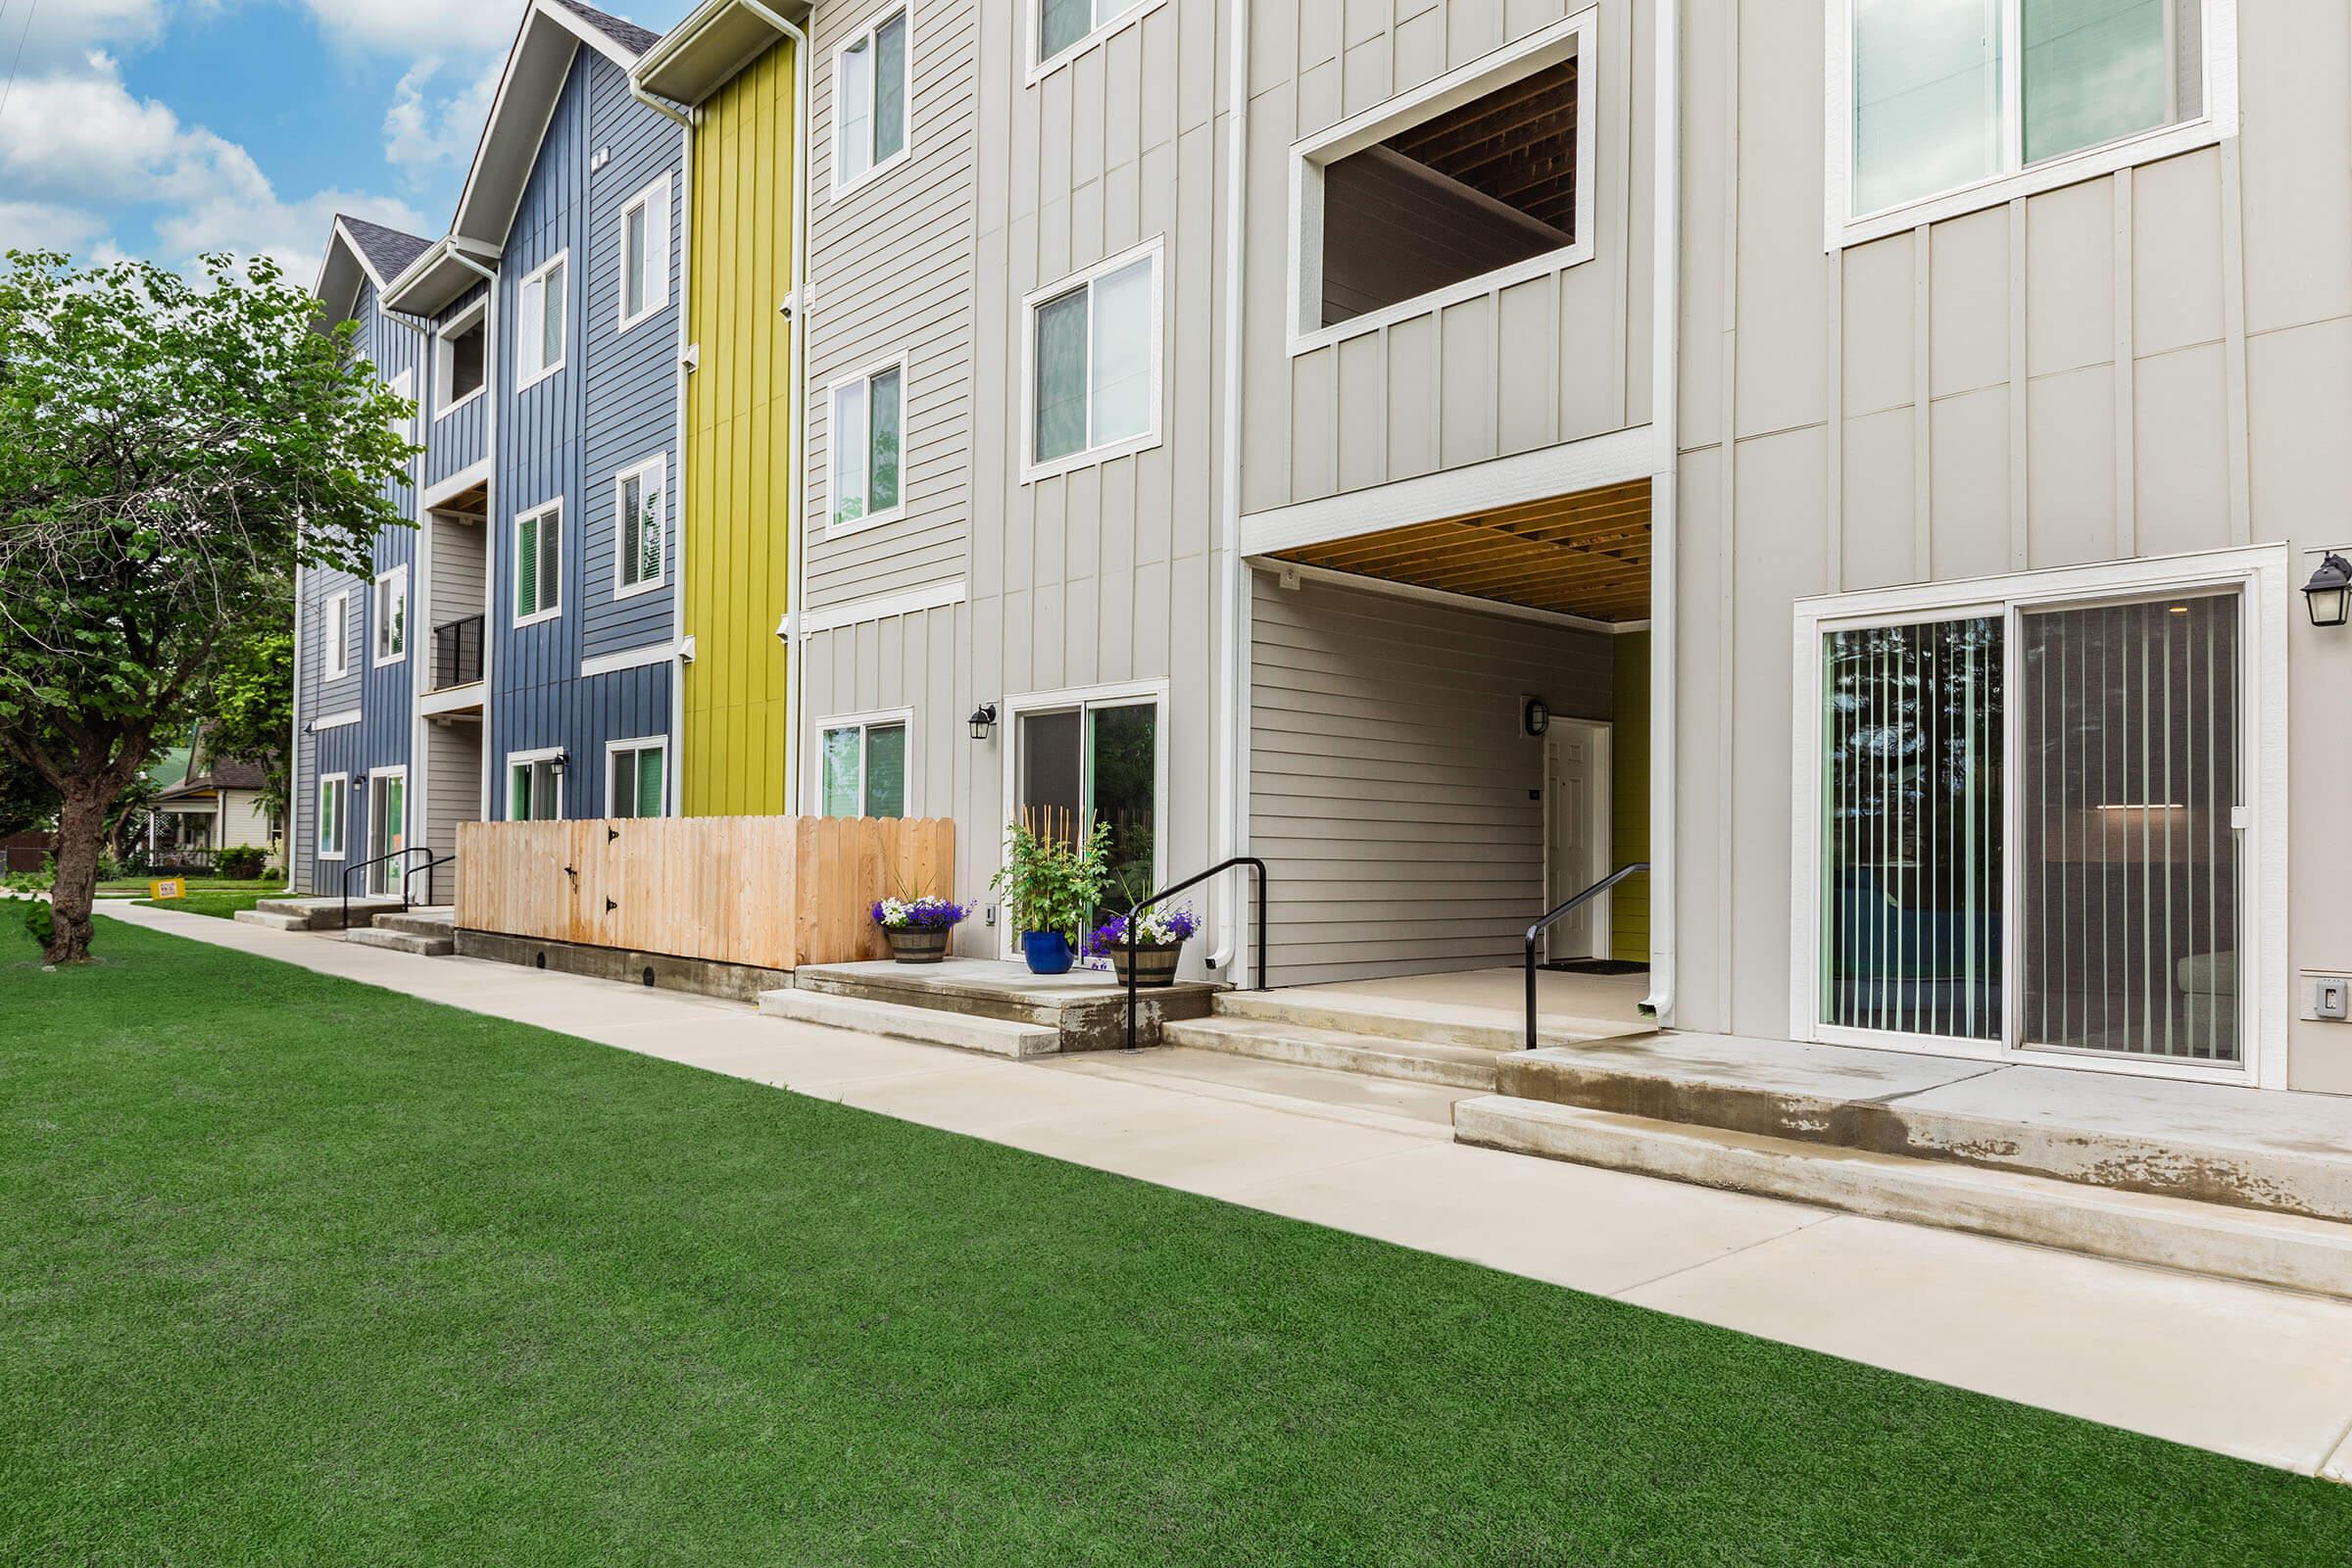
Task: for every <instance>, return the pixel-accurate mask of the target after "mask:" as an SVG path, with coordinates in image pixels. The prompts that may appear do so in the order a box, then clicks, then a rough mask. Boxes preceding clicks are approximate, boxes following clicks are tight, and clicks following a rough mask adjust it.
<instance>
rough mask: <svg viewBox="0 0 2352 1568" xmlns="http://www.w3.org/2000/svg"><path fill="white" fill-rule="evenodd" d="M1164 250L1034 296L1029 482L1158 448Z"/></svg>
mask: <svg viewBox="0 0 2352 1568" xmlns="http://www.w3.org/2000/svg"><path fill="white" fill-rule="evenodd" d="M1159 255H1160V247H1159V241H1157V240H1153V241H1152V242H1151V243H1150V244H1148V245H1145V246H1143V247H1142V248H1140V249H1139V250H1135V251H1129V252H1127V253H1126V254H1125V255H1122V256H1115V257H1113V258H1111V259H1110V260H1109V261H1106V262H1103V264H1101V265H1100V266H1098V267H1096V268H1095V269H1094V270H1092V271H1090V272H1087V273H1085V274H1083V275H1081V276H1080V277H1078V278H1076V279H1073V280H1069V281H1065V282H1061V283H1057V284H1054V286H1053V287H1052V288H1049V289H1044V290H1041V291H1039V292H1038V293H1036V294H1032V295H1031V296H1030V297H1029V298H1028V300H1027V301H1026V302H1024V303H1025V308H1026V314H1027V317H1028V331H1027V343H1026V349H1027V358H1028V376H1027V392H1028V402H1029V408H1028V410H1027V414H1026V417H1025V419H1024V421H1023V423H1024V425H1025V427H1026V434H1027V437H1028V448H1029V453H1028V465H1027V467H1028V471H1027V473H1026V475H1025V477H1027V478H1031V479H1036V478H1042V477H1044V476H1045V475H1047V474H1049V473H1058V472H1061V471H1062V470H1063V469H1066V468H1073V467H1077V466H1080V465H1081V464H1086V463H1099V462H1102V461H1103V460H1104V459H1107V458H1114V457H1118V456H1120V455H1121V454H1123V453H1128V452H1140V451H1142V450H1143V449H1144V448H1146V447H1150V446H1156V445H1157V444H1158V442H1159V360H1160V301H1159Z"/></svg>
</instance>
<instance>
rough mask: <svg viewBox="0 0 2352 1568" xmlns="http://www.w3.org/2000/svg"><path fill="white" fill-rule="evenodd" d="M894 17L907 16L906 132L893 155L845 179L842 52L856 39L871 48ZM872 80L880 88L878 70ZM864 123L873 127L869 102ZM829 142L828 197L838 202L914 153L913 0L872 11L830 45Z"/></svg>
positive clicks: (902, 95)
mask: <svg viewBox="0 0 2352 1568" xmlns="http://www.w3.org/2000/svg"><path fill="white" fill-rule="evenodd" d="M893 17H905V18H906V20H907V59H906V62H905V69H904V72H903V74H904V75H905V77H906V81H905V82H904V84H903V86H902V88H901V93H900V98H899V102H900V103H901V104H902V105H903V106H904V109H905V113H906V116H907V124H906V127H905V131H904V133H903V134H902V135H901V136H900V138H899V150H898V151H897V152H895V153H892V154H891V155H890V156H889V157H888V158H884V159H880V160H877V161H876V162H874V163H872V164H869V165H867V166H866V167H865V168H864V169H863V170H861V171H859V172H858V173H857V174H855V175H853V176H851V177H850V178H848V179H844V178H842V177H841V168H842V165H841V61H842V57H843V56H844V55H846V54H848V53H849V52H850V51H851V50H852V49H854V48H856V47H857V46H858V42H859V41H860V40H863V41H864V42H865V43H866V44H867V45H868V47H869V48H870V47H871V46H872V45H873V42H874V34H875V33H876V32H877V31H878V30H879V29H880V28H881V25H882V24H884V23H885V22H888V21H889V20H890V19H891V18H893ZM869 58H872V59H875V60H877V61H879V59H880V54H879V52H876V53H875V54H873V55H871V56H870V57H869ZM872 80H873V83H874V85H875V86H876V87H877V88H879V87H880V85H881V81H882V78H881V76H880V74H879V73H876V74H875V75H874V76H873V78H872ZM866 124H867V126H868V127H871V126H872V124H873V106H872V105H871V104H868V105H867V106H866ZM831 144H832V160H833V177H832V188H831V199H832V200H834V201H839V200H840V199H841V198H843V197H845V196H848V195H850V194H851V193H852V192H854V191H860V190H863V189H865V188H866V187H867V186H868V185H871V184H872V183H873V182H874V181H875V180H877V179H879V178H881V177H882V175H884V174H886V173H888V172H890V171H891V170H894V169H896V168H898V167H899V165H901V164H903V163H905V162H906V161H907V158H908V156H909V155H911V154H912V153H913V151H914V0H904V3H902V4H896V5H889V6H885V7H883V9H882V10H880V11H878V12H876V13H875V14H874V18H873V20H872V21H870V22H868V23H867V24H866V25H864V26H862V27H859V28H858V30H857V31H856V32H853V33H850V34H849V35H847V36H846V37H844V38H843V39H842V40H841V42H839V43H837V44H835V45H834V46H833V126H832V133H831Z"/></svg>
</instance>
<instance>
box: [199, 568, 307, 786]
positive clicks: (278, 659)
mask: <svg viewBox="0 0 2352 1568" xmlns="http://www.w3.org/2000/svg"><path fill="white" fill-rule="evenodd" d="M264 597H265V600H266V601H268V602H270V603H271V604H273V605H274V611H273V612H272V613H257V614H256V615H255V616H254V617H253V622H252V624H251V625H249V626H247V627H245V628H243V629H242V632H241V635H239V636H238V637H237V638H236V640H235V641H234V642H232V643H231V644H230V645H229V646H227V647H226V648H224V649H222V650H221V659H220V662H219V663H218V664H217V665H216V666H215V668H214V670H213V673H212V675H211V676H210V677H209V678H208V679H207V680H206V681H205V684H204V689H203V690H202V691H201V692H199V693H198V694H197V699H196V705H195V711H196V714H197V715H198V717H199V718H200V719H201V720H202V721H203V725H204V750H205V755H206V756H207V757H212V758H216V759H219V758H234V759H235V760H238V761H240V762H251V763H253V764H255V765H256V766H258V767H260V768H261V770H262V772H263V775H264V777H265V778H266V779H267V781H268V782H267V783H266V784H264V786H263V789H262V804H263V805H264V806H265V807H266V808H267V809H270V810H271V811H274V812H279V813H281V814H282V813H284V812H285V810H286V807H287V801H288V799H289V796H290V794H291V781H290V776H289V769H290V768H291V767H292V765H293V757H292V755H291V754H290V752H289V750H288V748H289V746H290V745H291V744H292V741H293V734H294V588H293V584H292V583H290V582H281V583H277V584H275V585H273V586H272V587H270V589H268V590H266V592H265V595H264Z"/></svg>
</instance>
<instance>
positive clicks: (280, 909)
mask: <svg viewBox="0 0 2352 1568" xmlns="http://www.w3.org/2000/svg"><path fill="white" fill-rule="evenodd" d="M254 908H255V909H256V910H257V911H259V912H260V913H263V914H277V915H284V916H286V917H287V918H288V919H296V920H300V921H302V922H303V923H302V924H301V925H299V926H281V927H279V929H280V930H286V931H297V930H299V931H340V930H341V929H343V901H342V900H341V899H339V898H333V899H321V898H308V897H303V898H284V899H262V900H259V901H258V902H256V903H255V905H254ZM399 908H400V901H399V900H398V899H354V900H352V901H351V923H352V924H353V925H355V926H360V925H367V924H368V923H369V922H370V921H372V920H373V919H374V918H375V917H376V916H377V915H379V914H386V913H391V912H395V911H397V910H398V909H399Z"/></svg>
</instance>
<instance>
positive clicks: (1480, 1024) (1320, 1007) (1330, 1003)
mask: <svg viewBox="0 0 2352 1568" xmlns="http://www.w3.org/2000/svg"><path fill="white" fill-rule="evenodd" d="M1214 1006H1215V1011H1216V1014H1217V1016H1218V1017H1221V1018H1239V1019H1245V1020H1249V1021H1251V1022H1257V1023H1272V1024H1280V1025H1283V1026H1285V1027H1288V1028H1293V1029H1320V1030H1325V1031H1330V1032H1336V1033H1340V1034H1350V1035H1370V1036H1372V1037H1374V1038H1376V1039H1381V1040H1404V1041H1410V1042H1413V1043H1414V1044H1418V1045H1432V1046H1463V1047H1468V1048H1470V1049H1471V1050H1474V1051H1484V1052H1489V1053H1494V1052H1501V1051H1513V1052H1515V1051H1520V1050H1523V1049H1525V1047H1526V1044H1527V1041H1526V1025H1525V1023H1524V1022H1523V1021H1522V1020H1520V1019H1518V1018H1515V1017H1511V1016H1508V1015H1507V1014H1502V1013H1499V1012H1495V1011H1494V1010H1492V1009H1484V1008H1482V1009H1479V1011H1480V1012H1481V1013H1483V1014H1485V1016H1465V1015H1464V1013H1463V1009H1459V1008H1451V1009H1448V1008H1442V1007H1430V1006H1415V1005H1411V1004H1409V1003H1404V1002H1395V1003H1387V1004H1383V1003H1382V1002H1380V1001H1377V1000H1375V999H1370V998H1362V997H1348V996H1339V995H1332V994H1330V993H1324V992H1318V991H1315V990H1313V989H1311V988H1308V989H1302V990H1290V991H1225V992H1220V993H1218V995H1217V997H1216V1001H1215V1004H1214ZM1654 1032H1655V1031H1654V1029H1653V1028H1652V1026H1650V1025H1648V1024H1633V1023H1625V1022H1620V1021H1615V1020H1611V1019H1606V1018H1562V1017H1560V1016H1558V1015H1557V1014H1546V1015H1545V1016H1544V1019H1543V1021H1542V1026H1541V1029H1540V1031H1539V1033H1538V1036H1537V1038H1538V1039H1539V1040H1540V1041H1541V1042H1542V1043H1543V1044H1544V1045H1574V1044H1577V1043H1580V1042H1583V1041H1587V1040H1597V1039H1602V1038H1605V1037H1613V1036H1614V1037H1627V1036H1636V1035H1645V1034H1650V1033H1654Z"/></svg>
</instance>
